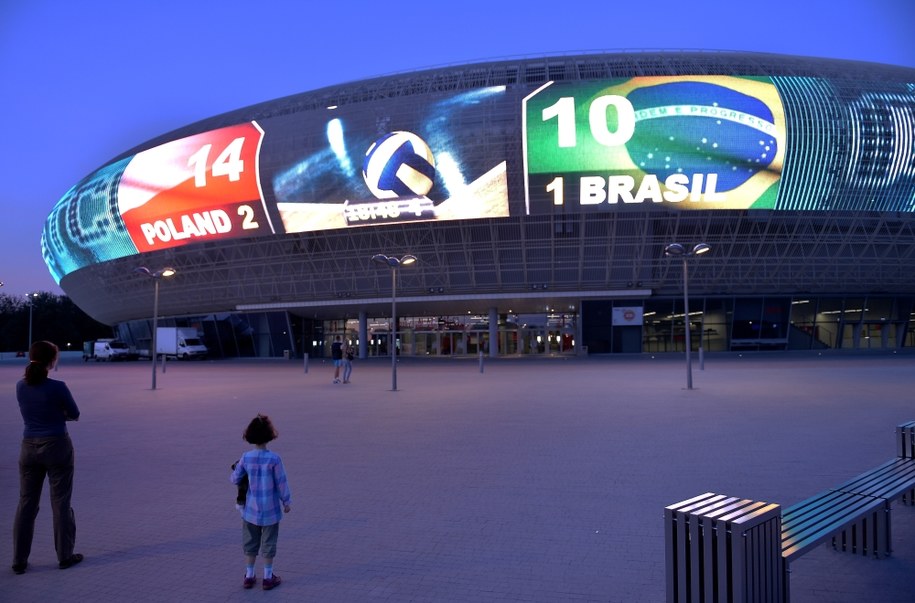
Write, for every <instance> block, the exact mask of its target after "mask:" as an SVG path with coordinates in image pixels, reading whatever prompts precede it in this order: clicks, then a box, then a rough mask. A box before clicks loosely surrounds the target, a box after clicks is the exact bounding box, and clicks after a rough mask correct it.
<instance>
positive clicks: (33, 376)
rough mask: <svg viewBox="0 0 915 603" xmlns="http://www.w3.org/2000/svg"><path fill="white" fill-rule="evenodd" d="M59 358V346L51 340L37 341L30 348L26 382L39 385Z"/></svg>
mask: <svg viewBox="0 0 915 603" xmlns="http://www.w3.org/2000/svg"><path fill="white" fill-rule="evenodd" d="M55 360H57V346H56V345H54V344H53V343H51V342H50V341H36V342H35V343H33V344H32V345H31V347H30V348H29V363H28V364H27V365H26V367H25V382H26V383H27V384H29V385H38V384H39V383H42V382H43V381H44V380H45V379H47V378H48V371H49V370H50V369H51V366H53V365H54V361H55Z"/></svg>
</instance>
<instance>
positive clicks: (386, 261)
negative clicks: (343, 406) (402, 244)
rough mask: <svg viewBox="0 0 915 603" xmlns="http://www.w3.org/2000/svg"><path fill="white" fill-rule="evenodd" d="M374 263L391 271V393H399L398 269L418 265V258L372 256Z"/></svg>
mask: <svg viewBox="0 0 915 603" xmlns="http://www.w3.org/2000/svg"><path fill="white" fill-rule="evenodd" d="M372 261H373V262H375V263H376V264H379V265H384V266H387V267H388V268H390V269H391V342H390V347H391V391H394V392H396V391H397V269H398V268H400V267H401V266H409V265H410V264H414V263H416V256H412V255H405V256H403V257H401V258H396V257H388V256H386V255H384V254H383V253H377V254H375V255H373V256H372Z"/></svg>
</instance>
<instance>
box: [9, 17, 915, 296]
mask: <svg viewBox="0 0 915 603" xmlns="http://www.w3.org/2000/svg"><path fill="white" fill-rule="evenodd" d="M913 24H915V2H913V1H912V0H870V1H867V2H862V1H861V0H791V1H786V0H770V1H769V2H759V3H755V2H754V3H749V2H731V3H727V2H721V1H720V0H719V1H715V2H707V1H701V0H700V1H692V2H683V1H682V0H680V1H671V0H654V1H652V2H619V1H617V2H608V1H606V0H603V1H599V2H598V1H591V0H578V1H577V2H556V3H549V2H545V1H534V2H531V1H529V0H528V1H526V2H520V1H505V2H499V1H493V0H486V1H480V0H464V1H463V2H459V3H453V2H451V3H441V2H440V3H433V2H416V1H405V2H396V1H392V2H379V1H378V0H352V1H350V2H346V3H340V2H301V1H297V0H296V1H293V0H281V1H271V0H260V1H259V2H242V1H238V0H223V1H222V2H196V1H194V0H184V1H181V2H177V1H174V0H158V1H155V2H152V1H145V0H137V1H136V2H125V1H124V0H118V1H113V0H80V1H79V2H73V1H72V0H0V74H2V90H3V92H2V94H0V115H2V116H3V131H4V141H3V144H2V146H0V170H2V172H0V173H2V182H3V186H2V195H3V198H2V208H3V212H4V216H3V219H2V220H0V257H2V263H0V281H3V282H4V283H5V286H4V287H3V288H2V289H0V292H2V293H7V294H11V295H19V294H24V293H26V292H33V291H50V292H54V293H61V292H62V291H61V290H60V288H59V287H58V286H57V285H56V284H55V283H54V280H53V279H52V278H51V275H50V273H49V272H48V269H47V267H46V266H45V264H44V261H43V260H42V258H41V248H40V238H41V231H42V229H43V227H44V222H45V219H46V218H47V216H48V214H49V213H50V211H51V209H52V208H53V206H54V204H55V203H56V202H57V200H58V199H59V198H60V197H61V196H63V195H64V193H66V192H67V190H68V189H69V188H70V187H71V186H73V185H74V184H76V183H77V182H78V181H79V180H80V179H81V178H83V177H84V176H86V175H88V174H89V173H91V172H92V171H94V170H95V169H97V168H99V167H101V166H102V165H103V164H105V163H107V162H108V161H109V160H110V159H112V158H114V157H115V156H116V155H118V154H120V153H122V152H124V151H126V150H128V149H130V148H132V147H134V146H136V145H138V144H140V143H142V142H145V141H146V140H149V139H151V138H154V137H156V136H158V135H160V134H163V133H166V132H168V131H171V130H173V129H175V128H179V127H181V126H184V125H187V124H190V123H193V122H195V121H197V120H200V119H203V118H206V117H210V116H213V115H217V114H219V113H223V112H225V111H230V110H233V109H238V108H241V107H245V106H247V105H252V104H255V103H258V102H262V101H267V100H271V99H275V98H279V97H282V96H287V95H290V94H295V93H299V92H306V91H309V90H316V89H319V88H323V87H325V86H329V85H333V84H339V83H344V82H350V81H354V80H359V79H364V78H369V77H374V76H379V75H386V74H390V73H396V72H402V71H411V70H418V69H423V68H428V67H438V66H442V65H449V64H457V63H471V62H476V61H485V60H492V59H500V58H512V57H518V56H535V55H541V54H574V53H580V52H587V53H592V52H601V51H620V50H653V49H671V50H677V49H686V50H693V49H702V50H738V51H755V52H774V53H781V54H787V55H800V56H815V57H825V58H839V59H852V60H860V61H872V62H878V63H889V64H895V65H903V66H907V67H913V68H915V36H913V35H912V26H913Z"/></svg>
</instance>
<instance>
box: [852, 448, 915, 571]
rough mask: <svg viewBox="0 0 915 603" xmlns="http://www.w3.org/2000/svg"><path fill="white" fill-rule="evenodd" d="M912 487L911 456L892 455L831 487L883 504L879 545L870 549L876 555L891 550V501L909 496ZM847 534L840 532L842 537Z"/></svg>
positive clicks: (914, 467) (914, 472)
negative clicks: (879, 463) (876, 465)
mask: <svg viewBox="0 0 915 603" xmlns="http://www.w3.org/2000/svg"><path fill="white" fill-rule="evenodd" d="M913 486H915V459H912V458H896V459H893V460H891V461H888V462H886V463H884V464H882V465H880V466H879V467H875V468H874V469H871V470H870V471H867V472H865V473H862V474H861V475H859V476H858V477H856V478H854V479H851V480H849V481H847V482H845V483H844V484H842V485H840V486H837V487H836V488H834V490H835V491H836V492H843V493H849V494H858V495H862V496H868V497H871V498H875V499H877V500H879V501H880V502H881V503H882V504H883V506H884V516H885V520H884V521H883V522H882V525H881V526H879V527H880V528H881V530H882V534H881V535H880V538H879V540H880V545H881V546H880V547H879V548H876V549H874V554H875V555H876V556H877V557H880V556H883V555H889V554H890V553H891V552H892V539H891V532H892V522H891V511H892V504H893V501H894V500H897V499H900V498H905V497H906V496H910V492H911V491H912V488H913ZM848 537H849V536H847V535H844V534H843V539H845V538H848Z"/></svg>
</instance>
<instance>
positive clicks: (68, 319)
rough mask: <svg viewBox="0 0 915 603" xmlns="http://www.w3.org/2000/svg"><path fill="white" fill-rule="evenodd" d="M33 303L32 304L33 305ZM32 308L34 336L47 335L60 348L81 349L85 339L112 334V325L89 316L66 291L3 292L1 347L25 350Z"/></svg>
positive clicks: (39, 337)
mask: <svg viewBox="0 0 915 603" xmlns="http://www.w3.org/2000/svg"><path fill="white" fill-rule="evenodd" d="M30 304H31V308H30ZM30 312H31V324H32V340H33V341H39V340H42V339H46V340H48V341H50V342H52V343H54V344H56V345H57V347H59V348H60V349H61V350H79V349H82V345H83V343H82V342H83V341H88V340H91V339H98V338H100V337H111V336H112V330H111V327H109V326H107V325H105V324H102V323H100V322H98V321H96V320H94V319H92V318H90V317H89V315H87V314H86V313H85V312H83V311H82V310H80V309H79V308H78V307H77V306H76V304H74V303H73V301H72V300H71V299H70V298H69V297H67V296H65V295H55V294H53V293H48V292H40V293H38V294H37V295H35V296H29V297H26V296H24V295H23V296H15V295H8V294H6V293H3V294H0V350H5V351H11V352H19V351H26V350H27V349H28V347H29V345H31V342H30V341H28V339H29V322H30V317H29V313H30Z"/></svg>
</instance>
